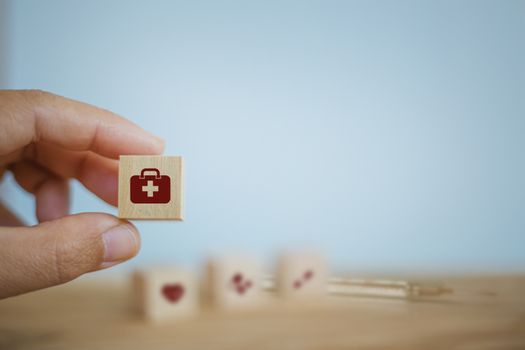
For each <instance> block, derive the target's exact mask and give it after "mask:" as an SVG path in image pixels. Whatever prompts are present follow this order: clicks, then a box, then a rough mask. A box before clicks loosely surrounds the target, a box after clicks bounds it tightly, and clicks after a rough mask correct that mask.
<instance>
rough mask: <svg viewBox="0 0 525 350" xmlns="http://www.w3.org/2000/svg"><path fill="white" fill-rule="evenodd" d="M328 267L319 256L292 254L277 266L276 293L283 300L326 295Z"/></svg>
mask: <svg viewBox="0 0 525 350" xmlns="http://www.w3.org/2000/svg"><path fill="white" fill-rule="evenodd" d="M327 283H328V267H327V264H326V261H325V260H324V258H323V257H322V256H321V255H318V254H314V253H292V254H285V255H283V256H281V258H280V259H279V261H278V264H277V274H276V279H275V286H276V292H277V294H278V295H279V296H282V297H285V298H298V299H301V298H315V297H322V296H324V295H326V291H327Z"/></svg>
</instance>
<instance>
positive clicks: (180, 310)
mask: <svg viewBox="0 0 525 350" xmlns="http://www.w3.org/2000/svg"><path fill="white" fill-rule="evenodd" d="M132 286H133V295H134V301H135V306H136V309H137V310H138V311H139V312H140V314H141V315H142V316H143V317H144V318H145V319H147V320H149V321H164V320H174V319H186V318H190V317H195V316H196V315H197V314H198V312H199V287H198V283H197V279H196V278H195V275H194V274H193V273H192V272H190V271H188V270H186V269H183V268H179V267H176V266H163V267H155V268H148V269H143V270H138V271H136V272H135V273H134V275H133V284H132Z"/></svg>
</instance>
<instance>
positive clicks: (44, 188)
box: [10, 162, 69, 222]
mask: <svg viewBox="0 0 525 350" xmlns="http://www.w3.org/2000/svg"><path fill="white" fill-rule="evenodd" d="M10 169H11V171H12V172H13V175H14V177H15V180H16V181H17V182H18V184H19V185H20V186H21V187H22V188H23V189H24V190H26V191H28V192H30V193H33V194H34V195H35V200H36V217H37V219H38V221H40V222H43V221H49V220H54V219H58V218H61V217H63V216H66V215H67V214H68V213H69V184H68V182H67V180H65V179H63V178H60V177H58V176H56V175H55V174H53V173H51V172H49V171H48V170H46V169H44V168H42V167H40V166H38V165H36V164H33V163H31V162H19V163H16V164H13V165H12V166H11V167H10Z"/></svg>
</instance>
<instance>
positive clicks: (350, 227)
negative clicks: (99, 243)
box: [4, 0, 525, 272]
mask: <svg viewBox="0 0 525 350" xmlns="http://www.w3.org/2000/svg"><path fill="white" fill-rule="evenodd" d="M11 5H12V6H11V11H10V13H9V19H10V37H9V38H10V41H9V60H10V65H9V74H10V75H9V82H8V86H9V87H12V88H41V89H46V90H50V91H53V92H56V93H59V94H63V95H66V96H70V97H72V98H75V99H79V100H84V101H86V102H89V103H93V104H96V105H100V106H103V107H106V108H108V109H111V110H113V111H115V112H117V113H119V114H121V115H124V116H126V117H127V118H130V119H132V120H133V121H135V122H136V123H138V124H140V125H142V126H143V127H144V128H146V129H148V130H150V131H153V132H155V133H157V134H159V135H161V136H162V137H164V138H166V139H167V140H168V144H167V153H168V154H177V155H178V154H180V155H183V156H185V157H186V168H187V173H186V178H187V184H186V208H187V209H186V212H187V220H186V221H185V222H183V223H177V222H139V223H137V225H138V227H139V228H140V229H141V231H142V232H143V250H142V252H141V253H140V255H139V257H138V259H136V260H135V261H134V264H140V263H144V262H153V261H177V262H184V263H195V262H198V261H200V259H201V258H202V256H203V255H205V254H206V253H207V252H209V251H218V252H223V251H233V250H236V249H247V250H250V251H254V252H256V253H258V254H259V255H260V256H261V257H264V258H266V259H267V260H270V258H271V257H272V256H273V255H274V254H275V253H276V252H277V251H279V250H280V249H282V248H287V247H295V246H303V245H316V246H318V247H320V248H322V249H325V250H326V251H327V252H329V255H330V258H331V260H332V262H333V263H334V265H335V266H337V267H339V268H346V269H349V270H368V271H413V270H416V271H427V270H445V271H449V272H451V271H472V270H475V271H487V270H490V271H495V270H503V269H505V270H507V271H509V270H522V271H524V270H525V155H524V151H525V107H524V102H523V101H524V97H525V90H524V62H525V44H524V43H525V24H524V23H525V5H524V2H523V1H521V2H519V1H357V2H356V1H285V2H283V1H275V2H272V1H270V2H269V1H257V2H256V1H252V2H246V1H238V2H236V1H235V2H234V1H209V2H201V1H102V0H100V1H70V0H63V1H56V0H55V1H38V0H34V1H29V0H20V1H12V3H11ZM6 187H8V186H5V185H4V189H5V188H6ZM7 191H8V195H10V196H11V197H12V198H14V202H13V203H14V204H13V206H14V207H15V209H17V211H18V212H19V213H22V214H23V215H24V216H25V217H26V218H29V217H31V216H30V215H29V214H30V209H29V208H30V205H31V201H30V199H29V198H28V197H27V196H25V195H22V194H20V193H19V192H18V191H13V190H9V188H7ZM73 209H74V211H75V212H80V211H100V210H102V211H110V212H112V213H116V210H115V209H112V208H109V207H107V206H105V205H104V204H102V203H101V202H100V201H99V200H97V199H96V198H95V197H94V196H93V195H90V194H89V193H87V192H86V191H85V190H84V189H83V188H82V187H81V186H78V185H76V186H75V190H74V202H73ZM31 210H32V209H31Z"/></svg>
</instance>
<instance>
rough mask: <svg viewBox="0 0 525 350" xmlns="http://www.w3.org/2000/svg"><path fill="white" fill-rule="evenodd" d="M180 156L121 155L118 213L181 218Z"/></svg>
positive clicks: (155, 217)
mask: <svg viewBox="0 0 525 350" xmlns="http://www.w3.org/2000/svg"><path fill="white" fill-rule="evenodd" d="M182 175H183V174H182V157H168V156H121V157H120V164H119V184H118V187H119V189H118V190H119V196H118V208H119V217H120V218H123V219H171V220H182V219H183V193H182V185H183V184H182V181H183V176H182Z"/></svg>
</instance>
